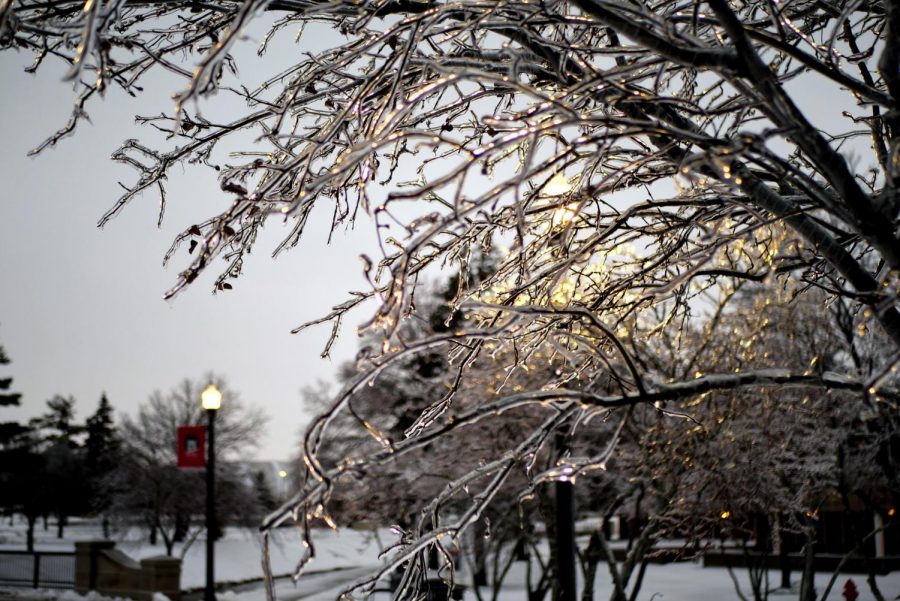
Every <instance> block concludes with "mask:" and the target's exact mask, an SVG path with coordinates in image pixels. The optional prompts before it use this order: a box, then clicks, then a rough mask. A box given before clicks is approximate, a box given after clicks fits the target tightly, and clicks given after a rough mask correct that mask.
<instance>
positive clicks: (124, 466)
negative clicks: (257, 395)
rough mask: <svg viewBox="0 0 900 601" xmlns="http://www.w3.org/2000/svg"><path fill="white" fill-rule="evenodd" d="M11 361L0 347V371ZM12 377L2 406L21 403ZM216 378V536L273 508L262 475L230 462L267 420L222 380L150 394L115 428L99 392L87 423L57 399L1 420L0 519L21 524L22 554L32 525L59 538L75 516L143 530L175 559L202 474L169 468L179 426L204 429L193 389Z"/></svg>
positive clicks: (193, 523) (195, 507)
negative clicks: (30, 414)
mask: <svg viewBox="0 0 900 601" xmlns="http://www.w3.org/2000/svg"><path fill="white" fill-rule="evenodd" d="M8 363H10V359H9V357H8V356H7V354H6V352H5V350H4V349H3V347H2V346H0V365H6V364H8ZM12 381H13V380H12V378H11V377H4V378H0V407H8V406H16V405H19V404H20V403H21V396H22V395H21V394H20V393H14V392H11V390H12V388H13V386H12ZM207 381H215V383H216V384H217V386H219V388H220V389H222V390H223V392H224V394H225V395H226V397H227V398H228V402H227V403H226V404H225V405H224V406H223V408H222V409H221V410H220V412H219V415H218V416H217V426H218V428H217V434H218V436H217V449H216V450H217V456H220V461H218V462H217V489H216V501H217V503H216V511H217V523H218V525H219V529H218V531H217V532H216V533H215V535H216V536H220V535H221V533H222V528H223V527H224V526H226V525H246V524H254V525H255V524H258V523H259V521H260V519H261V517H262V515H263V514H264V513H265V512H268V511H271V510H272V509H273V508H274V506H275V505H276V504H277V503H278V499H277V498H276V496H275V494H274V492H273V491H272V490H271V488H270V487H269V485H268V482H267V481H266V479H265V477H264V475H263V474H262V473H251V474H245V473H244V471H243V470H242V469H241V467H240V464H239V463H238V462H237V460H239V459H241V458H242V456H243V454H244V453H245V451H247V450H248V449H250V448H252V447H253V446H255V445H256V444H257V443H258V440H259V437H260V435H261V432H262V426H263V424H264V422H265V419H264V416H263V415H262V413H261V412H260V411H258V410H256V409H251V408H247V407H246V406H244V405H243V404H242V402H241V401H240V398H239V396H238V394H237V393H236V392H234V391H232V390H230V389H229V388H228V386H227V384H226V383H225V382H224V381H223V380H222V379H221V378H213V377H209V378H206V379H204V380H197V381H191V380H184V381H183V382H182V383H181V384H179V385H178V386H177V387H175V388H173V389H172V390H171V391H169V392H168V393H165V394H164V393H160V392H154V393H153V394H152V395H151V396H150V397H149V399H148V401H147V402H145V403H143V404H142V405H141V406H140V407H139V409H138V412H137V415H136V416H135V417H134V418H131V417H128V416H124V417H123V418H122V419H121V422H120V423H119V424H117V423H116V420H115V418H114V415H113V407H112V405H111V404H110V402H109V399H108V398H107V396H106V394H105V393H104V394H103V395H102V396H101V398H100V401H99V403H98V405H97V408H96V410H95V411H94V412H93V413H92V414H91V415H89V416H88V417H87V419H86V420H85V421H84V422H79V421H78V420H77V419H76V417H75V398H74V397H72V396H62V395H56V396H54V397H53V398H51V399H50V400H48V401H47V409H46V412H45V413H44V414H42V415H40V416H38V417H35V418H33V419H31V420H29V421H27V422H25V423H19V422H15V421H5V422H0V512H2V513H3V515H5V516H7V517H8V518H9V519H10V520H13V519H14V516H15V515H16V514H19V515H21V516H23V517H24V519H25V520H26V523H27V533H26V547H27V549H28V550H29V551H33V550H34V546H35V528H36V526H37V525H38V523H39V522H43V526H44V529H48V528H49V523H50V518H51V517H53V518H55V522H56V536H57V537H59V538H62V537H63V536H64V533H65V528H66V525H67V523H68V520H69V518H70V517H72V516H85V517H92V518H97V519H99V520H100V522H101V523H102V527H103V534H104V536H106V537H109V536H111V535H112V534H113V530H114V529H118V530H120V531H123V532H124V531H127V529H130V528H134V527H137V528H141V529H143V530H144V531H145V532H146V534H147V537H148V539H149V542H150V543H151V544H157V543H158V542H162V543H163V544H164V545H165V548H166V553H167V554H169V555H172V554H173V552H174V547H175V545H176V543H181V544H182V547H181V548H182V553H183V552H184V551H185V550H186V549H187V547H189V546H190V544H191V543H192V542H193V540H194V539H195V538H196V537H197V536H198V535H199V534H200V533H201V532H202V530H203V526H204V524H203V518H202V513H203V507H204V505H203V495H204V490H205V489H204V486H205V484H204V480H203V471H202V470H181V469H179V468H177V467H176V465H175V434H176V428H177V427H178V426H180V425H192V424H199V423H203V420H204V415H203V411H202V409H201V408H200V406H199V401H198V399H199V391H200V390H201V388H202V386H203V385H205V384H206V383H207Z"/></svg>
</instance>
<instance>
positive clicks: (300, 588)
mask: <svg viewBox="0 0 900 601" xmlns="http://www.w3.org/2000/svg"><path fill="white" fill-rule="evenodd" d="M54 534H55V533H54V532H53V530H52V528H51V530H50V531H47V532H45V531H43V530H39V532H38V540H37V546H38V548H39V549H44V550H63V549H71V548H72V546H73V543H74V541H75V540H86V539H91V538H98V534H99V532H98V530H97V528H96V527H95V526H93V525H90V524H76V525H74V526H73V527H70V528H68V529H67V531H66V538H65V539H63V540H61V541H60V540H58V539H56V538H55V537H54ZM388 537H389V534H388V533H387V532H386V531H382V532H380V533H378V534H377V535H376V534H375V533H373V532H371V531H369V532H366V531H356V530H342V531H339V532H333V531H325V530H323V531H320V532H318V533H317V537H316V540H317V549H316V551H317V553H316V558H315V559H314V560H313V562H312V563H311V564H310V566H309V568H308V571H307V572H306V573H304V576H303V577H302V578H301V579H300V581H299V582H298V583H297V584H296V585H295V584H294V583H292V582H291V581H290V580H289V579H279V580H278V581H277V586H276V593H277V596H278V599H279V601H299V600H301V599H302V600H304V601H333V600H334V599H335V598H336V596H337V594H338V592H339V591H340V590H341V589H342V588H343V587H344V586H346V585H347V584H349V583H351V582H354V581H356V580H357V579H360V578H362V577H364V576H365V575H366V574H368V573H370V571H372V570H374V569H375V568H376V567H377V566H378V565H379V560H378V554H379V552H380V551H381V549H382V548H383V546H384V545H385V544H388V543H390V542H392V541H390V540H389V539H388ZM118 546H119V548H120V549H122V550H123V551H124V552H126V553H128V554H129V555H131V556H132V557H135V558H137V559H140V558H142V557H148V556H151V555H158V554H161V553H163V551H164V549H163V547H162V546H160V545H156V546H151V545H148V544H146V543H145V542H144V541H143V540H141V538H140V537H139V534H138V533H137V532H131V533H127V535H123V536H122V537H121V539H120V541H119V545H118ZM0 548H13V549H22V548H24V538H23V536H22V532H21V528H19V527H18V525H17V526H16V527H12V528H10V527H9V526H8V525H7V524H5V523H4V524H3V525H0ZM179 551H180V550H179V549H178V548H176V553H178V552H179ZM300 551H301V546H300V540H299V537H298V536H297V533H296V531H294V530H293V529H290V528H286V529H281V530H279V531H278V533H277V534H276V540H275V544H273V546H272V567H273V571H274V572H275V573H276V574H286V573H289V572H290V571H291V570H292V569H293V566H294V565H295V563H296V561H297V559H298V558H299V556H300ZM204 561H205V556H204V544H203V540H202V539H201V540H198V541H196V542H195V543H194V545H193V546H192V547H191V548H190V549H189V550H188V552H187V554H186V556H185V559H184V565H183V571H182V588H184V589H190V588H195V587H200V586H202V584H203V579H204V565H205V563H204ZM524 573H525V564H524V563H522V562H519V563H516V564H514V566H513V568H512V570H511V571H510V574H509V576H508V577H507V579H506V582H505V585H504V588H503V591H502V592H501V594H500V595H499V597H498V601H522V600H523V599H525V598H526V591H525V586H524V580H525V579H524ZM261 575H262V567H261V564H260V544H259V540H258V537H257V536H256V535H255V534H254V533H251V532H248V531H240V530H236V529H229V531H228V533H227V535H226V536H225V538H224V539H223V540H221V541H218V542H217V543H216V578H217V580H218V581H220V582H238V581H242V580H247V579H252V578H255V577H259V576H261ZM735 576H736V577H737V579H738V581H739V583H740V584H741V587H742V591H743V592H744V593H745V594H747V593H748V590H749V586H748V582H747V574H746V571H744V570H735ZM848 577H849V578H852V579H853V580H854V582H855V584H856V586H857V588H858V589H859V593H860V596H859V601H874V599H875V598H874V596H873V595H872V593H871V591H870V590H869V586H868V585H867V583H866V581H865V577H863V576H862V575H850V576H847V575H842V576H840V577H839V578H838V580H837V582H836V584H835V586H834V588H833V590H832V592H831V594H830V595H829V597H828V599H830V600H832V601H840V600H841V599H843V597H842V595H841V591H842V589H843V586H844V583H845V582H846V580H847V578H848ZM795 578H796V575H795ZM829 578H830V574H825V573H821V574H818V575H817V576H816V588H817V591H818V592H819V595H821V593H822V592H823V590H824V587H825V585H826V583H827V581H828V579H829ZM771 582H772V583H773V586H774V585H775V584H776V583H777V582H779V574H777V573H774V572H773V573H772V574H771ZM878 585H879V587H880V589H881V592H882V593H883V594H884V597H885V599H887V600H894V599H900V572H895V573H892V574H889V575H887V576H883V577H879V578H878ZM610 589H611V586H610V582H609V578H608V577H606V572H601V573H598V583H597V587H596V595H595V598H596V599H598V601H599V600H604V599H608V598H609V594H610ZM21 592H22V591H19V593H21ZM482 592H483V595H484V598H485V599H486V600H489V599H490V598H491V592H490V591H489V590H484V589H483V591H482ZM29 594H30V595H32V596H34V597H35V601H43V600H44V599H46V598H47V596H46V595H45V596H43V597H41V596H40V595H41V594H40V593H29ZM53 595H57V596H59V595H60V593H58V592H57V593H53ZM2 596H3V595H2V591H0V597H2ZM218 597H219V601H265V593H264V591H263V590H262V588H261V587H257V588H252V589H251V590H247V587H246V586H234V587H233V590H227V591H225V592H222V593H220V594H219V595H218ZM389 598H390V597H389V595H388V594H387V593H376V594H375V595H373V596H372V601H388V599H389ZM770 598H771V599H773V601H778V600H781V599H785V600H786V599H796V598H797V593H796V590H795V591H793V592H790V591H776V592H774V593H772V595H771V596H770ZM638 599H639V600H640V601H726V600H731V599H734V600H737V599H739V597H738V595H737V593H736V592H735V586H734V582H733V581H732V579H731V576H729V574H728V571H727V570H725V569H719V568H703V567H701V566H700V565H699V564H694V563H679V564H670V565H650V566H649V567H648V568H647V574H646V577H645V579H644V585H643V587H642V588H641V593H640V595H639V596H638ZM57 601H85V599H84V598H81V597H79V596H77V595H74V593H71V592H67V593H63V594H62V596H59V598H58V599H57ZM87 601H99V600H95V599H88V600H87ZM465 601H476V596H475V594H474V593H473V592H472V591H471V590H469V591H467V593H466V596H465Z"/></svg>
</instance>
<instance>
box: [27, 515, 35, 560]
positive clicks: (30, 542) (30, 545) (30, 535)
mask: <svg viewBox="0 0 900 601" xmlns="http://www.w3.org/2000/svg"><path fill="white" fill-rule="evenodd" d="M26 519H27V520H28V531H27V532H26V533H25V550H26V551H28V552H29V553H33V552H34V525H35V524H36V523H37V516H36V515H29V516H26Z"/></svg>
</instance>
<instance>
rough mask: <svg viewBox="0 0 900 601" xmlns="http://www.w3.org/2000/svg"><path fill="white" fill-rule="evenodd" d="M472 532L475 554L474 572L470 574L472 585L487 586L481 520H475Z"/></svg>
mask: <svg viewBox="0 0 900 601" xmlns="http://www.w3.org/2000/svg"><path fill="white" fill-rule="evenodd" d="M472 534H473V540H472V554H473V555H474V556H475V573H474V574H472V585H473V586H487V583H488V581H487V549H485V541H484V535H485V527H484V521H483V520H478V521H477V522H475V525H474V527H473V528H472Z"/></svg>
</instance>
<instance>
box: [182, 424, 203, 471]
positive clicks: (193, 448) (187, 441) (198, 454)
mask: <svg viewBox="0 0 900 601" xmlns="http://www.w3.org/2000/svg"><path fill="white" fill-rule="evenodd" d="M177 433H178V437H177V439H178V443H177V444H178V447H177V449H176V452H177V456H178V461H177V465H178V467H185V468H192V467H205V466H206V453H205V452H204V451H205V450H206V426H178V431H177Z"/></svg>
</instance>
